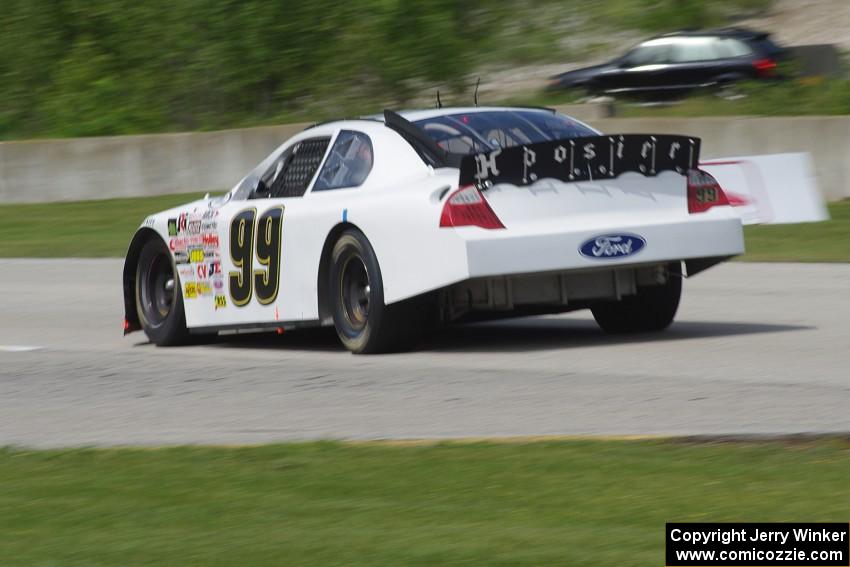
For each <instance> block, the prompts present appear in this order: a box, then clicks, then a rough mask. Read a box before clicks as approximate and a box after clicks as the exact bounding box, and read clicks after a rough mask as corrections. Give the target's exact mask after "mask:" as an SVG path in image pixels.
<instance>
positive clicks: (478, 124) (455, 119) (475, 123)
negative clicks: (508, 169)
mask: <svg viewBox="0 0 850 567" xmlns="http://www.w3.org/2000/svg"><path fill="white" fill-rule="evenodd" d="M415 124H416V125H417V126H419V127H420V128H422V129H423V130H424V131H425V132H426V133H427V134H428V135H429V136H430V137H431V139H433V140H434V141H435V142H436V143H437V145H438V146H440V147H441V148H442V149H444V150H446V151H447V152H450V153H453V154H474V153H479V152H489V151H491V150H495V149H498V148H509V147H511V146H521V145H525V144H533V143H536V142H549V141H552V140H561V139H564V138H577V137H580V136H595V135H597V132H595V131H593V130H592V129H590V128H588V127H587V126H585V125H583V124H581V123H579V122H576V121H575V120H573V119H571V118H569V117H567V116H564V115H562V114H556V113H554V112H546V111H541V110H493V111H482V112H469V113H459V114H447V115H443V116H435V117H433V118H426V119H424V120H417V121H416V122H415Z"/></svg>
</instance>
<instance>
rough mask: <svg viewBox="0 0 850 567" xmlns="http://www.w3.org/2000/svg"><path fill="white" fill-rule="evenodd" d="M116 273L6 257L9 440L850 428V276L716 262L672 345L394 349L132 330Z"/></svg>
mask: <svg viewBox="0 0 850 567" xmlns="http://www.w3.org/2000/svg"><path fill="white" fill-rule="evenodd" d="M120 273H121V261H120V260H0V274H2V277H0V445H24V446H32V447H55V446H79V445H137V444H144V445H154V444H156V445H160V444H185V443H213V444H242V443H261V442H273V441H286V440H306V439H316V438H331V439H410V438H454V437H483V436H497V437H504V436H525V435H531V436H539V435H693V434H697V435H699V434H708V435H715V434H718V435H721V434H747V435H751V434H756V435H761V434H768V435H771V434H789V433H792V434H793V433H835V432H848V431H850V411H848V407H850V265H802V264H744V263H732V264H725V265H722V266H718V267H715V268H712V269H711V270H709V271H707V272H705V273H704V274H700V275H699V276H697V277H695V278H693V279H690V280H688V281H686V282H685V291H684V298H683V303H682V306H681V308H680V311H679V315H678V318H677V322H676V323H674V325H673V326H672V327H671V328H670V329H669V330H668V331H667V332H665V333H662V334H657V335H650V336H638V337H629V338H622V337H611V336H606V335H604V334H602V332H601V331H599V330H598V329H597V327H596V325H595V323H594V322H593V319H592V318H591V317H590V314H589V313H587V312H579V313H574V314H569V315H566V316H556V317H538V318H528V319H515V320H510V321H505V322H499V323H489V324H480V325H474V326H464V327H456V328H451V329H448V330H446V331H444V332H442V333H441V334H440V335H438V336H435V337H432V338H431V339H429V340H428V341H427V342H426V343H425V344H424V345H423V346H422V350H419V351H417V352H413V353H406V354H394V355H383V356H354V355H350V354H348V353H347V352H345V351H344V350H342V349H341V347H340V346H339V345H338V343H337V342H336V338H335V336H334V334H333V332H332V331H327V330H321V331H317V330H313V331H293V332H287V333H285V334H283V335H280V336H278V335H251V336H242V337H238V338H229V339H219V340H218V341H217V342H216V343H214V344H211V345H205V346H190V347H182V348H171V349H164V348H157V347H154V346H153V345H151V344H149V343H148V342H147V340H146V338H145V336H144V335H143V334H141V333H134V334H132V335H130V336H128V337H122V335H121V321H122V316H123V312H122V300H121V291H120ZM22 347H33V348H36V350H27V349H25V348H22Z"/></svg>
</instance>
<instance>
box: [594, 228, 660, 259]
mask: <svg viewBox="0 0 850 567" xmlns="http://www.w3.org/2000/svg"><path fill="white" fill-rule="evenodd" d="M644 246H646V240H644V239H643V237H641V236H638V235H637V234H628V233H623V234H600V235H599V236H594V237H593V238H591V239H589V240H586V241H584V242H583V243H582V245H581V246H580V247H579V252H580V253H581V255H582V256H584V257H585V258H590V259H591V260H613V259H616V258H625V257H627V256H634V255H635V254H637V253H638V252H640V251H641V250H643V248H644Z"/></svg>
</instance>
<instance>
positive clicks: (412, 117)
mask: <svg viewBox="0 0 850 567" xmlns="http://www.w3.org/2000/svg"><path fill="white" fill-rule="evenodd" d="M516 111H522V112H540V113H543V114H555V113H556V110H555V109H554V108H544V107H541V106H444V107H442V108H425V109H407V110H399V111H398V114H399V115H401V116H402V117H403V118H404V119H405V120H408V121H410V122H416V121H418V120H428V119H429V118H436V117H439V116H451V115H453V114H474V113H478V112H516ZM343 122H381V123H383V122H384V115H383V113H382V114H370V115H368V116H360V117H358V118H335V119H332V120H326V121H324V122H317V123H315V124H311V125H310V126H308V127H307V128H306V129H307V130H309V129H311V128H315V127H317V126H327V125H331V124H341V123H343Z"/></svg>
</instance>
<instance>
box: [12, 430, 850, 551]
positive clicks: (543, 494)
mask: <svg viewBox="0 0 850 567" xmlns="http://www.w3.org/2000/svg"><path fill="white" fill-rule="evenodd" d="M848 478H850V445H848V444H847V443H846V442H839V441H829V442H826V441H824V442H818V443H807V444H797V445H790V444H788V445H782V444H778V443H767V444H744V443H735V444H729V443H726V444H688V443H672V442H661V441H561V442H555V441H546V442H537V443H527V444H491V443H473V444H468V443H451V444H438V445H424V446H416V445H414V446H403V445H402V446H398V445H382V444H368V445H349V444H338V443H330V442H324V443H312V444H297V445H276V446H260V447H252V448H201V447H198V448H173V449H153V450H145V449H112V450H94V449H84V450H57V451H44V452H35V451H23V450H5V451H4V450H0V558H1V559H0V562H2V564H3V565H4V566H5V567H10V566H16V565H28V566H30V565H45V566H46V565H62V566H69V567H70V566H84V565H85V566H89V565H122V566H133V565H175V566H177V565H179V566H186V565H222V566H232V565H239V566H252V565H287V566H294V565H305V566H313V565H460V564H466V565H572V566H582V565H588V566H590V565H592V566H597V565H623V566H630V565H647V566H657V565H663V564H664V562H663V533H664V523H665V522H668V521H700V522H708V521H718V522H722V521H726V522H729V521H776V522H782V521H832V522H838V521H845V520H846V519H847V510H848V509H850V487H848V484H847V479H848Z"/></svg>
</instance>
